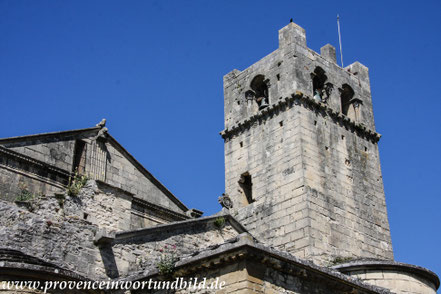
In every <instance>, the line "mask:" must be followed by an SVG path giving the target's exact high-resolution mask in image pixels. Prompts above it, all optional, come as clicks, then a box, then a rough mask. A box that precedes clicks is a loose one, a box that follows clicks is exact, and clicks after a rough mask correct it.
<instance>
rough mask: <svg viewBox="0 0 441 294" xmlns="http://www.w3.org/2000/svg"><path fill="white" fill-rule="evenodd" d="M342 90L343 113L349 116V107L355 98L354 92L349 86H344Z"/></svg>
mask: <svg viewBox="0 0 441 294" xmlns="http://www.w3.org/2000/svg"><path fill="white" fill-rule="evenodd" d="M339 90H340V101H341V112H342V113H343V114H344V115H348V111H349V106H350V105H351V103H352V101H351V100H352V98H353V97H354V90H352V88H351V86H349V85H348V84H344V85H343V86H342V87H341V89H339Z"/></svg>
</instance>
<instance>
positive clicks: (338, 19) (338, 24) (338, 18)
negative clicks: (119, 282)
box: [337, 14, 343, 67]
mask: <svg viewBox="0 0 441 294" xmlns="http://www.w3.org/2000/svg"><path fill="white" fill-rule="evenodd" d="M337 28H338V43H339V44H340V61H341V67H343V50H342V49H341V34H340V16H339V15H338V14H337Z"/></svg>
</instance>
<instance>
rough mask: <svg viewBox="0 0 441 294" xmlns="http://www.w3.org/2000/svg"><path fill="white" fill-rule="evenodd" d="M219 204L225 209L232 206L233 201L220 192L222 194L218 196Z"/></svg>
mask: <svg viewBox="0 0 441 294" xmlns="http://www.w3.org/2000/svg"><path fill="white" fill-rule="evenodd" d="M218 201H219V204H220V205H221V206H222V207H225V208H226V209H230V208H233V202H232V201H231V198H230V197H229V196H228V194H225V193H222V196H220V197H219V198H218Z"/></svg>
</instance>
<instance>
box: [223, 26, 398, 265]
mask: <svg viewBox="0 0 441 294" xmlns="http://www.w3.org/2000/svg"><path fill="white" fill-rule="evenodd" d="M279 41H280V45H279V49H278V50H276V51H274V52H273V53H271V54H270V55H268V56H267V57H265V58H263V59H262V60H260V61H258V62H257V63H255V64H254V65H252V66H250V67H249V68H247V69H246V70H244V71H242V72H239V71H238V70H234V71H232V72H231V73H229V74H227V75H226V76H225V78H224V92H225V130H224V131H223V132H222V136H223V137H224V139H225V185H226V193H227V194H228V195H229V197H230V198H231V199H232V201H233V206H234V209H235V211H236V213H237V217H238V219H239V220H240V221H242V222H243V223H244V225H245V226H246V227H247V228H248V229H249V230H250V232H252V233H253V234H254V235H255V236H256V237H257V238H259V239H260V240H262V241H264V242H265V243H266V244H268V245H273V246H277V248H280V249H282V250H287V251H288V252H291V253H293V254H295V255H297V256H299V257H303V258H312V259H313V260H314V261H316V262H319V263H322V264H326V263H327V262H330V261H332V260H333V259H334V258H340V257H346V258H349V257H350V258H357V257H375V258H383V259H392V258H393V253H392V245H391V240H390V232H389V224H388V219H387V212H386V204H385V197H384V191H383V183H382V177H381V169H380V161H379V155H378V146H377V142H378V140H379V138H380V135H379V134H377V133H376V132H375V124H374V120H373V113H372V102H371V95H370V87H369V77H368V70H367V68H366V67H365V66H363V65H361V64H360V63H358V62H356V63H354V64H352V65H350V66H348V67H346V68H344V69H342V68H340V67H339V66H338V65H337V64H336V63H335V56H333V55H332V54H333V52H335V50H330V49H332V46H330V45H327V46H325V47H324V48H323V50H322V53H323V54H324V56H321V55H319V54H317V53H315V52H314V51H312V50H311V49H308V48H307V47H306V38H305V33H304V30H303V29H302V28H300V27H298V26H297V25H295V24H292V23H291V24H289V25H288V26H286V27H285V28H283V29H282V30H280V32H279ZM262 76H263V77H264V78H259V77H262ZM256 77H257V79H260V80H261V83H262V85H261V86H260V87H261V88H263V89H265V90H264V91H260V92H261V93H258V91H259V88H258V87H256V86H255V85H254V84H255V80H256ZM320 79H321V80H320ZM320 83H321V84H320ZM320 87H321V88H320ZM326 87H327V88H326ZM325 88H326V89H325ZM254 89H257V90H256V91H254ZM348 89H349V90H348ZM250 93H251V94H250ZM253 95H254V96H253ZM256 95H257V96H258V95H264V96H265V99H266V100H267V103H268V105H266V106H265V105H264V106H262V105H259V103H258V101H257V100H258V99H257V98H256V97H257V96H256ZM348 95H349V96H348ZM348 97H350V98H348ZM345 99H346V100H345ZM348 99H349V100H348ZM355 105H356V106H355ZM350 107H352V108H350ZM350 109H352V112H351V111H350ZM244 175H245V176H246V177H248V178H249V179H250V180H249V181H251V182H252V188H251V190H250V189H248V190H250V191H251V192H252V201H249V199H247V197H249V195H245V194H250V192H247V191H245V189H244V188H243V184H241V183H240V182H241V181H243V180H241V177H244ZM245 196H246V197H245Z"/></svg>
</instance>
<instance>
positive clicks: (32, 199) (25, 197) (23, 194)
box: [15, 184, 41, 211]
mask: <svg viewBox="0 0 441 294" xmlns="http://www.w3.org/2000/svg"><path fill="white" fill-rule="evenodd" d="M19 187H20V192H19V193H18V195H17V197H16V198H15V203H16V204H17V205H18V206H21V207H25V208H27V209H28V210H29V211H33V210H34V209H35V205H36V201H37V202H38V198H39V196H41V195H38V194H35V193H32V192H31V191H29V190H28V189H27V187H26V185H25V184H20V185H19Z"/></svg>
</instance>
